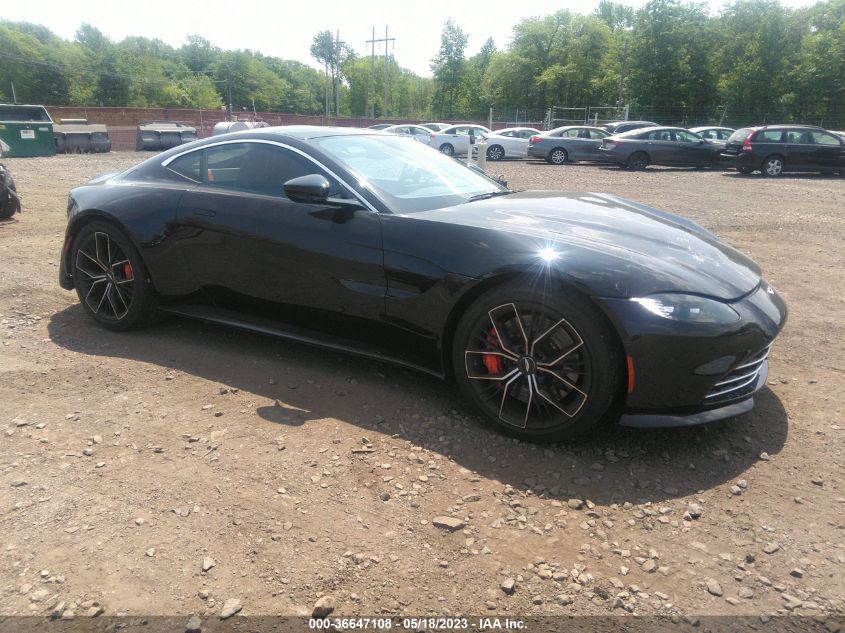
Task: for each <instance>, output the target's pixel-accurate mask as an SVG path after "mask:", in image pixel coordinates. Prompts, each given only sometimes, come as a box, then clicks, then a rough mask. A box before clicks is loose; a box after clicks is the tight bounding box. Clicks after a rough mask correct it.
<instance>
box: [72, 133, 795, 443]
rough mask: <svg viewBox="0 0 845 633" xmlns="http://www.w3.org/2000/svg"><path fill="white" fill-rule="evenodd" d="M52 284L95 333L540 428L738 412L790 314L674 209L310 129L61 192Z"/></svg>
mask: <svg viewBox="0 0 845 633" xmlns="http://www.w3.org/2000/svg"><path fill="white" fill-rule="evenodd" d="M60 281H61V285H62V287H64V288H67V289H70V288H76V290H77V293H78V294H79V299H80V301H81V303H82V305H83V306H84V308H85V310H86V311H87V312H88V313H89V314H90V315H91V316H92V317H93V318H94V319H95V320H96V321H97V322H98V323H100V324H101V325H102V326H104V327H107V328H112V329H119V330H123V329H128V328H131V327H134V326H139V325H142V324H144V323H147V322H149V321H150V320H151V319H152V318H153V317H154V316H155V315H156V314H157V313H160V312H162V311H163V312H168V313H173V314H180V315H185V316H189V317H195V318H199V319H204V320H206V321H212V322H216V323H222V324H226V325H232V326H236V327H242V328H246V329H249V330H254V331H258V332H264V333H267V334H271V335H276V336H281V337H285V338H288V339H292V340H295V341H301V342H306V343H312V344H316V345H321V346H324V347H328V348H331V349H335V350H346V351H350V352H354V353H358V354H362V355H364V356H368V357H371V358H377V359H382V360H386V361H391V362H395V363H399V364H401V365H405V366H410V367H414V368H417V369H419V370H422V371H424V372H428V373H430V374H434V375H436V376H439V377H443V378H446V379H450V380H454V381H455V382H456V383H457V384H458V386H459V387H460V389H461V391H462V392H463V393H464V394H465V396H466V397H467V398H468V399H469V400H470V401H472V402H473V403H474V404H475V405H476V406H477V407H478V409H479V410H480V411H481V412H482V413H483V415H484V417H485V418H486V419H487V420H488V421H490V422H491V423H492V424H493V425H495V426H496V427H497V428H498V429H500V430H501V431H504V432H506V433H510V434H512V435H515V436H518V437H522V438H527V439H534V440H559V439H562V438H565V437H569V436H571V435H574V434H576V433H579V432H583V431H587V430H590V429H593V428H595V427H596V426H597V425H598V424H599V423H600V422H601V421H603V420H614V421H616V420H619V419H620V414H623V415H622V418H621V420H622V423H624V424H628V425H634V426H671V425H687V424H697V423H700V422H706V421H710V420H716V419H721V418H724V417H728V416H733V415H736V414H739V413H741V412H744V411H747V410H748V409H750V408H751V406H752V404H753V400H752V395H753V393H754V392H755V391H756V390H757V389H759V388H760V387H761V386H762V385H763V384H764V382H765V379H766V374H767V360H766V358H767V356H768V353H769V348H770V346H771V344H772V341H773V339H774V338H775V336H776V335H777V334H778V332H779V331H780V329H781V327H782V326H783V324H784V321H785V319H786V307H785V305H784V303H783V301H782V300H781V299H780V297H779V296H778V295H777V293H776V292H775V291H774V290H773V289H772V287H771V286H770V285H769V284H767V283H766V282H765V281H763V280H762V279H761V278H760V270H759V268H758V267H757V266H756V265H755V264H754V263H753V262H752V261H751V260H749V259H748V258H746V257H744V256H743V255H741V254H740V253H738V252H737V251H735V250H734V249H733V248H731V247H730V246H728V245H727V244H725V243H724V242H721V241H720V240H719V239H718V238H717V237H715V236H714V235H713V234H711V233H709V232H708V231H706V230H705V229H703V228H702V227H700V226H698V225H697V224H695V223H693V222H690V221H689V220H686V219H683V218H681V217H677V216H674V215H671V214H669V213H665V212H662V211H658V210H656V209H653V208H650V207H646V206H644V205H641V204H637V203H634V202H628V201H625V200H622V199H620V198H617V197H614V196H610V195H604V194H593V193H581V194H564V193H557V192H550V191H526V192H512V191H509V190H507V189H506V188H504V187H502V186H500V185H499V184H497V183H496V182H494V181H492V180H490V179H488V178H486V177H485V176H483V175H482V174H479V173H478V172H477V171H474V170H472V169H468V168H466V166H464V165H462V164H460V163H458V162H456V161H454V160H452V159H451V158H448V157H446V156H443V155H442V154H440V153H439V152H437V150H435V149H432V148H430V147H426V146H424V145H422V144H420V143H417V142H414V141H413V140H411V139H406V138H402V137H397V136H396V135H392V134H384V133H381V132H375V131H366V130H350V129H332V128H322V127H282V128H264V129H259V130H251V131H245V132H239V133H235V134H228V135H224V136H216V137H213V138H209V139H205V140H202V141H197V142H194V143H190V144H188V145H182V146H180V147H177V148H174V149H172V150H169V151H167V152H164V153H162V154H159V155H157V156H155V157H153V158H151V159H149V160H146V161H144V162H143V163H141V164H140V165H138V166H136V167H133V168H131V169H129V170H127V171H125V172H123V173H121V174H117V175H111V176H103V177H100V178H97V179H95V180H93V181H92V182H91V183H89V184H87V185H85V186H82V187H78V188H76V189H74V190H73V191H72V192H71V194H70V198H69V203H68V226H67V235H66V238H65V242H64V248H63V250H62V256H61V272H60Z"/></svg>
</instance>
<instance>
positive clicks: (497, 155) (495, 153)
mask: <svg viewBox="0 0 845 633" xmlns="http://www.w3.org/2000/svg"><path fill="white" fill-rule="evenodd" d="M504 157H505V148H504V147H502V146H501V145H491V146H490V147H488V148H487V160H502V159H503V158H504Z"/></svg>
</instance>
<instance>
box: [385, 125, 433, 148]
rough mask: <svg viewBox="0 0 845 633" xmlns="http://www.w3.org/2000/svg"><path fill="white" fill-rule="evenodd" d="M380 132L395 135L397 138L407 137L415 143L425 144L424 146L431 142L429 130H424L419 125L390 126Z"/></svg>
mask: <svg viewBox="0 0 845 633" xmlns="http://www.w3.org/2000/svg"><path fill="white" fill-rule="evenodd" d="M382 132H387V133H389V134H397V135H399V136H409V137H410V138H412V139H414V140H415V141H419V142H420V143H425V144H426V145H428V142H429V141H430V140H431V130H429V129H428V128H424V127H423V126H421V125H410V124H403V125H391V126H390V127H386V128H384V129H383V130H382Z"/></svg>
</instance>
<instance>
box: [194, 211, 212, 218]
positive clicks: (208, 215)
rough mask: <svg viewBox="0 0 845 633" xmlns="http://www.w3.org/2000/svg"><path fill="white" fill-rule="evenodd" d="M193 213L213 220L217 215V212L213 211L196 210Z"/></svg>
mask: <svg viewBox="0 0 845 633" xmlns="http://www.w3.org/2000/svg"><path fill="white" fill-rule="evenodd" d="M192 213H193V214H194V215H202V216H204V217H207V218H213V217H214V216H215V215H217V211H212V210H211V209H194V210H193V211H192Z"/></svg>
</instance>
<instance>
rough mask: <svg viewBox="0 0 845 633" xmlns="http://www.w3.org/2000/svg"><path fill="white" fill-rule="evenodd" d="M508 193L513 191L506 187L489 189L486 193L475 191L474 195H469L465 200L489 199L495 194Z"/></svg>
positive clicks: (495, 195)
mask: <svg viewBox="0 0 845 633" xmlns="http://www.w3.org/2000/svg"><path fill="white" fill-rule="evenodd" d="M509 193H514V192H513V191H511V190H510V189H506V190H505V191H490V192H488V193H477V194H475V195H474V196H470V197H469V200H467V202H475V201H476V200H489V199H490V198H495V197H497V196H506V195H508V194H509Z"/></svg>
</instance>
